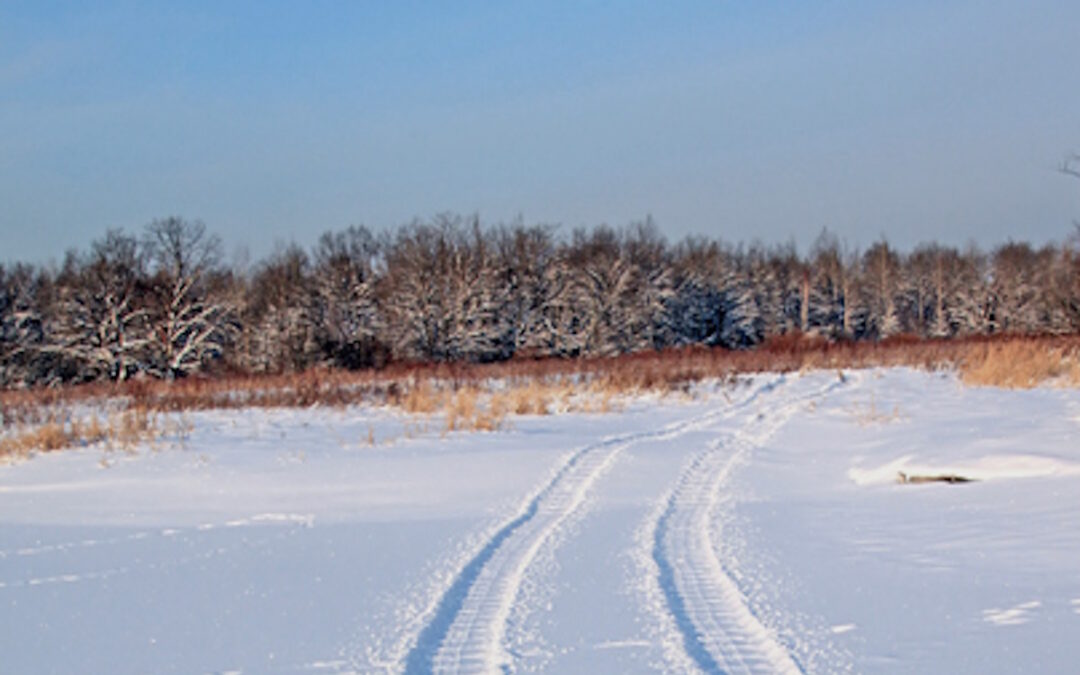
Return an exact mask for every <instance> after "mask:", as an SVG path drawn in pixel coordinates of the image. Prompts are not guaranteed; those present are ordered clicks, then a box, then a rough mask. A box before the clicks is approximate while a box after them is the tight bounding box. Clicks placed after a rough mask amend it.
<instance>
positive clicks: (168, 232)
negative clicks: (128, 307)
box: [144, 217, 236, 378]
mask: <svg viewBox="0 0 1080 675" xmlns="http://www.w3.org/2000/svg"><path fill="white" fill-rule="evenodd" d="M144 248H145V251H146V254H147V257H148V258H149V262H150V265H151V273H152V283H153V296H154V299H155V303H154V307H153V315H152V319H153V322H154V339H155V348H156V349H155V351H156V354H155V356H156V358H155V362H156V363H155V364H154V366H155V367H156V368H157V369H158V370H159V371H160V372H161V373H162V374H163V375H165V376H167V377H170V378H172V377H180V376H184V375H187V374H189V373H191V372H193V371H196V370H198V369H200V368H201V367H203V366H204V365H205V364H207V363H208V362H210V361H212V360H214V359H219V358H221V357H222V355H223V354H224V351H225V348H226V345H227V344H228V343H229V341H230V340H231V339H232V337H233V335H234V333H235V331H236V308H235V307H233V306H232V305H231V303H229V302H228V297H227V296H226V295H225V294H224V293H222V292H220V291H221V289H220V288H215V287H214V283H213V282H214V280H215V277H219V276H220V274H221V270H220V263H221V240H220V239H218V237H216V236H213V235H210V234H208V233H207V232H206V226H205V225H204V224H203V223H201V222H199V221H194V222H190V221H185V220H183V219H181V218H176V217H170V218H165V219H162V220H155V221H153V222H152V223H150V224H149V225H147V227H146V234H145V238H144Z"/></svg>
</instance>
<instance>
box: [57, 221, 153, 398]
mask: <svg viewBox="0 0 1080 675" xmlns="http://www.w3.org/2000/svg"><path fill="white" fill-rule="evenodd" d="M146 284H147V282H146V275H145V265H144V260H143V257H142V255H141V252H140V251H139V246H138V242H137V240H136V239H135V238H134V237H132V236H130V235H127V234H124V233H123V232H121V231H119V230H110V231H109V232H108V233H107V234H106V235H105V237H104V238H103V239H100V240H98V241H95V242H94V243H93V245H92V247H91V251H90V254H89V255H88V256H79V255H77V254H74V253H70V254H68V257H67V259H66V261H65V263H64V267H63V270H62V272H61V273H60V277H59V279H58V281H57V286H58V291H57V305H56V307H55V308H53V310H52V311H51V312H50V317H49V321H50V325H49V326H48V327H47V332H48V334H49V344H48V345H47V346H46V347H45V349H46V350H47V351H48V352H50V353H51V354H53V355H54V356H56V357H58V358H60V359H62V360H63V361H65V362H69V363H71V364H73V365H74V368H75V369H76V374H75V377H76V378H77V379H82V380H92V379H98V378H107V379H112V380H124V379H126V378H128V377H130V376H131V375H133V374H135V373H136V372H139V371H145V370H146V369H147V368H148V365H149V363H150V359H151V355H152V347H153V333H152V326H151V321H150V312H149V311H148V309H147V307H146V297H147V289H146Z"/></svg>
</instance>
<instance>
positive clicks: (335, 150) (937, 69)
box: [0, 0, 1080, 262]
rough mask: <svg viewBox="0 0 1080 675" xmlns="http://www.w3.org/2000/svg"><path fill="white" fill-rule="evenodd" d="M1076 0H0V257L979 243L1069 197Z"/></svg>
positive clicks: (1037, 230)
mask: <svg viewBox="0 0 1080 675" xmlns="http://www.w3.org/2000/svg"><path fill="white" fill-rule="evenodd" d="M1078 27H1080V3H1076V2H1075V1H1065V0H1062V1H1052V0H1028V1H1026V2H1020V1H1016V2H1001V1H998V0H980V1H978V2H975V1H966V0H958V1H956V2H948V3H941V2H928V1H927V2H924V1H923V0H910V1H907V2H878V1H875V0H860V1H858V2H855V1H850V2H842V1H829V0H824V1H822V2H814V3H807V2H752V1H745V2H740V1H730V2H724V1H717V0H712V1H700V2H694V1H689V0H672V1H670V2H664V3H659V2H644V1H642V2H638V1H635V0H629V1H626V2H599V1H594V0H575V1H573V2H569V1H567V2H563V1H561V0H547V1H545V2H529V3H515V2H504V1H499V2H496V1H492V2H478V1H469V0H459V1H456V2H410V1H408V0H402V1H400V2H382V1H378V2H374V1H372V2H363V1H360V0H357V1H355V2H326V1H322V0H313V1H311V2H270V1H266V0H263V1H258V2H255V1H252V2H244V1H242V0H236V1H231V2H216V1H215V2H205V3H200V2H184V3H166V2H144V1H137V2H136V1H132V2H109V1H107V0H102V1H100V2H94V3H86V2H70V3H68V2H48V1H41V0H39V1H34V2H21V1H18V0H14V1H11V0H8V1H5V2H4V3H2V4H0V262H4V261H9V262H10V261H15V260H26V261H32V262H46V261H48V260H50V259H51V260H56V259H59V258H61V257H62V255H63V252H64V251H65V250H66V249H68V248H72V247H75V248H84V247H86V246H87V245H88V244H89V243H90V242H91V241H92V240H94V239H95V238H98V237H100V236H102V235H103V234H104V233H105V231H106V230H107V229H108V228H123V229H125V230H127V231H129V232H139V231H141V229H142V228H143V227H144V226H145V225H146V224H147V223H149V222H150V221H151V220H153V219H155V218H161V217H166V216H171V215H177V216H181V217H183V218H187V219H190V220H196V219H198V220H202V221H204V222H205V223H206V225H207V227H208V229H210V230H211V231H213V232H215V233H217V234H219V235H221V236H222V238H223V239H224V240H225V242H226V246H227V249H228V250H229V251H230V252H232V254H233V255H235V256H238V257H244V255H245V253H246V255H247V256H251V257H256V258H257V257H260V256H263V255H265V254H267V253H268V252H270V251H271V250H272V249H273V247H274V246H275V245H278V244H281V243H287V242H296V243H299V244H301V245H304V246H307V245H310V244H312V243H313V242H314V241H315V240H316V239H317V237H318V236H319V234H321V233H322V232H324V231H327V230H338V229H342V228H345V227H347V226H349V225H359V224H363V225H366V226H368V227H369V228H372V229H375V230H378V229H383V228H389V227H394V226H397V225H400V224H403V223H407V222H409V221H411V220H413V219H414V218H417V217H419V218H429V217H431V216H433V215H435V214H438V213H442V212H448V211H449V212H457V213H464V214H473V213H476V214H478V215H479V216H480V218H481V219H482V220H483V221H484V222H487V223H497V222H506V221H512V220H515V219H517V218H519V217H520V218H521V219H523V220H524V221H525V222H526V223H549V224H557V225H560V226H561V227H562V228H564V229H570V228H574V227H578V226H583V225H584V226H591V225H596V224H600V223H606V224H609V225H616V226H618V225H624V224H628V223H631V222H633V221H638V220H641V219H643V218H644V217H646V216H648V215H651V216H652V218H653V219H654V221H655V222H656V223H657V225H658V226H659V228H660V229H661V231H662V232H663V233H664V234H665V235H666V236H667V237H668V238H669V239H670V240H672V241H674V240H678V239H680V238H682V237H684V236H688V235H705V236H709V237H713V238H721V239H724V240H727V241H732V242H750V241H753V240H760V241H763V242H766V243H787V242H795V243H796V245H798V246H799V247H800V248H801V249H802V250H805V249H806V248H807V247H808V246H809V245H810V243H811V242H813V240H814V239H815V238H816V237H817V236H818V234H819V233H820V232H821V231H822V230H823V229H824V228H828V229H829V230H830V231H831V232H833V233H835V234H837V235H838V236H839V237H841V238H842V239H843V240H844V241H845V242H847V243H848V244H849V245H851V246H854V247H866V246H868V245H870V244H872V243H874V242H875V241H878V240H880V239H881V238H883V237H884V238H886V239H887V240H888V241H889V242H891V243H893V244H895V245H897V246H899V247H901V248H905V249H910V248H912V247H914V246H915V245H917V244H918V243H920V242H926V241H937V242H940V243H945V244H951V245H957V246H963V245H966V244H968V243H969V242H974V243H977V244H978V245H980V246H984V247H991V246H994V245H997V244H999V243H1002V242H1004V241H1007V240H1010V239H1019V240H1027V241H1031V242H1033V243H1043V242H1047V241H1060V240H1062V239H1063V238H1064V237H1065V236H1066V235H1068V233H1069V232H1070V231H1072V230H1073V228H1074V225H1073V223H1074V221H1076V220H1080V180H1076V179H1075V178H1070V177H1068V176H1065V175H1063V174H1062V173H1061V172H1059V171H1058V167H1059V165H1060V163H1061V162H1062V160H1063V159H1064V158H1065V157H1066V156H1067V155H1068V154H1069V153H1070V152H1077V151H1080V87H1077V86H1076V84H1077V82H1076V48H1077V40H1076V34H1077V33H1076V31H1077V28H1078Z"/></svg>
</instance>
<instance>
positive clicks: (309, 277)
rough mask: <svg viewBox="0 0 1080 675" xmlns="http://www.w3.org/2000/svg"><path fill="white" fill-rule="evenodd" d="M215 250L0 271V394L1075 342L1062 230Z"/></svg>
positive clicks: (496, 239) (423, 241) (187, 226)
mask: <svg viewBox="0 0 1080 675" xmlns="http://www.w3.org/2000/svg"><path fill="white" fill-rule="evenodd" d="M222 248H223V247H222V243H221V240H220V238H218V237H217V236H215V235H213V234H212V233H211V232H210V231H209V230H208V229H207V228H206V226H205V225H204V224H203V223H202V222H200V221H192V220H185V219H183V218H179V217H169V218H164V219H160V220H155V221H153V222H152V223H150V224H149V225H147V226H146V227H145V228H143V229H142V230H141V231H140V232H138V233H135V234H132V233H127V232H124V231H122V230H110V231H108V232H107V233H105V234H104V236H102V237H100V238H99V239H97V240H96V241H94V242H93V243H92V244H91V245H90V247H89V250H84V251H69V252H68V253H67V254H66V255H65V257H64V259H63V262H62V264H59V265H56V264H52V265H34V264H26V263H15V264H11V265H7V266H0V386H2V387H5V388H23V387H30V386H38V385H57V384H63V383H79V382H90V381H109V380H113V381H121V380H127V379H130V378H133V377H153V378H163V379H173V378H181V377H186V376H189V375H192V374H196V373H208V374H215V373H246V374H258V373H291V372H298V371H303V370H306V369H309V368H313V367H324V368H343V369H363V368H377V367H380V366H382V365H384V364H387V363H390V362H423V363H428V362H470V363H485V362H493V361H502V360H507V359H512V358H545V357H556V358H573V357H578V356H608V355H617V354H625V353H630V352H639V351H644V350H663V349H667V348H673V347H681V346H687V345H705V346H711V347H719V348H726V349H749V348H753V347H754V346H756V345H759V344H761V343H763V342H765V341H767V340H770V339H771V338H775V337H777V336H784V335H787V336H792V335H805V336H816V337H817V338H819V339H825V340H829V341H834V340H854V341H866V340H871V341H872V340H881V339H883V338H888V337H893V336H899V335H909V336H914V337H919V338H948V337H968V336H977V335H995V334H1016V335H1047V334H1051V335H1052V334H1068V333H1076V332H1078V331H1080V232H1078V234H1077V235H1074V236H1072V237H1070V238H1068V239H1066V240H1064V241H1062V242H1061V243H1058V244H1048V245H1046V246H1043V247H1041V248H1039V247H1033V246H1032V245H1030V244H1028V243H1023V242H1009V243H1006V244H1003V245H1000V246H997V247H996V248H994V249H993V250H990V251H983V250H980V249H979V248H978V247H976V246H969V247H966V248H964V249H957V248H953V247H949V246H942V245H938V244H933V243H931V244H924V245H920V246H918V247H916V248H915V249H914V250H911V251H908V252H904V251H899V250H897V249H896V248H894V247H893V246H891V245H890V244H889V243H888V242H886V241H885V240H880V241H878V242H876V243H874V244H873V245H871V246H870V247H869V248H866V249H865V250H859V249H855V248H851V247H849V246H847V245H845V244H843V243H842V242H840V241H839V240H838V238H837V237H836V236H835V235H832V234H830V233H829V232H827V231H824V232H822V233H821V235H820V236H819V237H818V238H817V240H816V241H815V242H814V244H813V245H812V246H811V247H810V249H809V251H808V252H807V253H805V254H803V255H800V254H799V252H798V251H797V250H796V248H795V246H794V245H792V244H788V245H773V246H768V245H764V244H760V243H753V244H731V243H726V242H723V241H719V240H714V239H707V238H699V237H691V238H686V239H683V240H681V241H678V242H676V243H674V244H672V243H669V242H668V241H667V240H666V239H665V238H664V236H662V234H661V233H660V232H659V230H658V228H657V227H656V226H655V224H654V223H653V222H652V221H651V219H648V218H647V219H645V220H644V221H642V222H637V223H633V224H630V225H628V226H625V227H620V228H613V227H608V226H599V227H594V228H591V229H587V228H579V229H574V230H572V231H569V232H565V231H563V230H562V229H561V228H558V227H554V226H547V225H526V224H524V223H521V222H517V223H511V224H500V225H484V224H482V223H481V222H480V220H479V218H478V217H475V216H471V217H466V216H461V215H456V214H442V215H438V216H435V217H433V218H431V219H428V220H423V221H421V220H417V221H414V222H412V223H410V224H408V225H404V226H401V227H398V228H396V229H393V230H387V231H380V232H373V231H371V230H369V229H367V228H365V227H361V226H353V227H349V228H347V229H344V230H341V231H332V232H327V233H325V234H323V235H322V237H321V238H319V239H318V241H317V243H316V244H315V245H314V246H313V247H312V248H311V249H310V250H305V249H304V248H301V247H299V246H297V245H289V246H280V247H278V249H277V250H276V251H275V252H274V253H273V254H271V255H269V256H268V257H266V258H265V259H263V260H261V261H258V262H257V263H255V264H253V265H250V266H246V267H243V268H241V267H238V266H235V265H234V266H230V265H228V264H226V263H225V261H224V255H223V250H222Z"/></svg>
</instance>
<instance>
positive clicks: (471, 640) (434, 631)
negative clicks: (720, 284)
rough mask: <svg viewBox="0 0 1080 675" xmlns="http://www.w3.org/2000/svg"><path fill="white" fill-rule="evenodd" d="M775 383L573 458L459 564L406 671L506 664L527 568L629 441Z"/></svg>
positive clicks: (666, 433)
mask: <svg viewBox="0 0 1080 675" xmlns="http://www.w3.org/2000/svg"><path fill="white" fill-rule="evenodd" d="M781 379H782V378H781ZM775 386H776V381H771V382H768V383H765V384H764V385H761V386H758V387H757V388H755V389H754V390H752V391H751V392H750V393H749V394H748V396H747V397H746V398H745V399H744V400H742V401H739V402H737V403H735V404H733V405H732V406H728V407H725V408H722V409H720V410H713V411H710V412H708V413H705V414H704V415H700V416H698V417H695V418H693V419H690V420H684V421H680V422H675V423H672V424H668V425H666V426H664V427H661V428H659V429H656V430H653V431H647V432H641V433H635V434H625V435H620V436H615V437H611V438H607V439H604V440H602V441H600V442H598V443H594V444H592V445H589V446H586V447H584V448H581V449H579V450H577V451H576V452H574V453H573V454H571V455H570V457H569V458H568V459H567V460H566V461H565V462H564V463H563V464H562V466H561V467H560V468H559V469H558V470H557V471H556V473H555V475H554V476H553V477H552V478H551V480H550V481H548V482H547V483H546V484H545V485H544V486H543V487H541V488H540V490H539V491H538V492H536V493H535V496H533V497H531V498H530V499H528V500H527V501H526V503H525V504H524V506H523V508H522V509H521V511H520V512H519V514H518V515H517V516H516V517H514V518H513V519H511V520H510V521H508V522H507V523H506V524H505V525H503V526H502V527H501V528H499V530H497V531H496V532H495V533H494V535H492V536H491V537H490V538H489V539H488V540H487V541H486V542H485V543H484V544H483V546H482V547H481V548H480V550H479V551H478V552H477V553H476V554H475V555H474V556H473V557H472V559H471V560H469V562H468V563H466V564H465V565H464V567H463V568H462V569H461V571H460V572H459V573H458V575H457V577H456V578H455V579H454V581H453V583H452V584H451V585H450V587H449V588H448V589H447V590H446V591H445V592H444V593H443V595H442V597H441V598H440V599H439V601H438V604H437V605H436V606H435V608H434V610H433V612H432V615H431V618H430V619H429V620H428V621H427V623H426V624H425V625H424V627H423V628H422V629H421V630H420V632H419V635H417V638H416V641H415V643H414V646H413V648H412V649H411V650H410V652H409V653H408V655H407V656H406V658H405V663H404V670H405V672H406V673H412V674H419V673H432V672H436V673H488V672H497V671H499V670H500V669H503V668H504V667H505V666H507V665H509V664H510V662H511V660H512V659H511V656H510V655H509V654H508V653H507V652H506V651H505V649H504V647H503V640H504V637H505V633H506V624H507V619H508V618H509V615H510V610H511V607H512V605H513V603H514V600H515V598H516V597H517V596H518V593H519V590H520V588H521V584H522V581H523V579H524V577H525V572H526V570H527V569H528V567H529V565H530V564H532V562H533V561H534V560H535V559H536V557H537V555H538V553H539V552H540V550H541V549H542V547H543V546H544V544H545V542H547V541H549V540H550V539H551V537H552V536H553V535H554V534H555V533H557V532H558V531H559V529H560V528H561V527H563V526H564V525H565V524H566V523H567V521H568V520H569V519H570V518H571V516H572V515H573V514H574V513H575V512H576V511H577V510H578V509H579V508H580V507H581V505H582V504H583V503H584V501H585V498H586V496H587V493H588V491H589V489H590V488H591V487H592V486H593V484H594V483H595V482H596V481H597V480H598V479H599V478H600V477H601V476H602V475H603V474H604V473H605V472H606V471H607V470H608V469H609V468H610V467H611V466H612V464H614V462H615V460H616V459H617V457H618V455H619V454H620V453H621V452H622V451H623V450H624V449H625V448H627V447H628V446H630V445H632V444H634V443H638V442H641V441H646V440H664V439H669V438H675V437H677V436H680V435H682V434H685V433H687V432H690V431H693V430H696V429H700V428H702V427H703V426H705V425H707V424H709V423H710V422H713V421H714V420H716V419H718V418H726V417H730V416H731V415H732V414H734V413H735V411H736V410H738V409H741V408H743V407H745V406H746V405H749V404H750V403H751V402H752V401H754V400H756V399H757V398H758V397H759V396H760V395H761V394H762V393H765V392H767V391H769V390H771V389H772V388H773V387H775Z"/></svg>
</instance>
